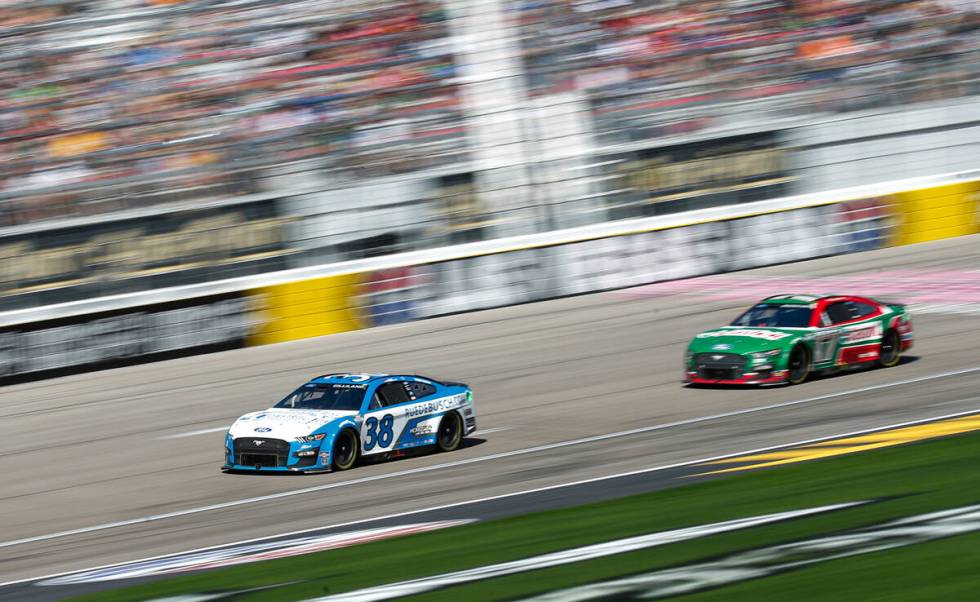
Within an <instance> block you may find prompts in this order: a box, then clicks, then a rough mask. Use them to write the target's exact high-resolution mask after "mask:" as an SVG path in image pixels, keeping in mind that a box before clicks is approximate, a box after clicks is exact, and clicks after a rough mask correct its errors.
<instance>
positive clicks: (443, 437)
mask: <svg viewBox="0 0 980 602" xmlns="http://www.w3.org/2000/svg"><path fill="white" fill-rule="evenodd" d="M462 443H463V419H462V418H461V417H460V415H459V414H457V413H456V412H450V413H448V414H446V415H445V416H443V417H442V421H441V422H440V423H439V431H438V432H437V433H436V449H438V450H439V451H444V452H449V451H454V450H457V449H459V446H460V445H461V444H462Z"/></svg>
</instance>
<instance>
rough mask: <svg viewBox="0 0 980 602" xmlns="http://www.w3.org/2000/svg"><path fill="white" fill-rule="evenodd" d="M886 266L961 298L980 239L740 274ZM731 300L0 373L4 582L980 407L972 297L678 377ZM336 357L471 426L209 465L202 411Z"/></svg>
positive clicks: (570, 310)
mask: <svg viewBox="0 0 980 602" xmlns="http://www.w3.org/2000/svg"><path fill="white" fill-rule="evenodd" d="M894 270H904V271H906V272H909V271H911V272H915V273H920V272H921V273H922V274H926V275H927V276H929V277H932V278H937V277H939V278H941V277H943V276H942V275H943V274H954V273H955V274H957V278H959V279H960V280H958V282H959V283H960V284H957V287H951V289H953V290H950V292H949V294H950V302H951V303H955V302H957V299H958V298H959V297H958V296H959V295H965V296H967V297H968V296H969V295H970V294H972V295H974V297H976V296H977V295H978V294H980V236H972V237H965V238H960V239H954V240H950V241H940V242H937V243H928V244H923V245H915V246H911V247H902V248H896V249H885V250H881V251H873V252H869V253H864V254H861V255H851V256H843V257H835V258H828V259H822V260H816V261H811V262H805V263H796V264H792V265H785V266H779V267H775V268H766V269H762V270H753V271H752V272H743V273H740V275H741V276H745V275H750V276H753V277H760V278H765V277H787V276H791V277H800V276H806V277H836V276H848V275H851V276H853V275H862V276H863V275H867V276H868V277H869V278H870V277H873V276H874V274H875V273H879V272H882V271H894ZM971 274H972V275H974V276H975V277H974V276H971ZM963 278H966V279H967V284H965V285H964V284H962V282H963ZM970 278H973V285H972V286H973V287H974V288H972V289H971V288H969V287H970V286H971V285H970V283H969V279H970ZM785 292H824V291H823V290H816V291H805V290H790V291H785ZM836 292H844V293H847V292H852V291H850V290H847V291H840V290H838V291H836ZM856 292H862V291H856ZM934 292H937V291H934ZM938 292H942V291H938ZM745 293H746V294H747V297H746V298H750V297H751V296H752V295H753V291H751V290H749V291H745ZM889 298H890V299H894V300H902V295H901V294H892V295H889ZM747 303H748V302H747V301H746V300H744V299H734V298H727V299H726V298H713V297H711V296H710V294H709V295H705V294H699V295H694V294H681V295H677V294H674V295H665V296H662V295H658V294H656V293H655V292H654V293H651V294H631V293H630V291H619V292H608V293H600V294H595V295H588V296H581V297H575V298H568V299H560V300H556V301H551V302H544V303H536V304H531V305H524V306H517V307H509V308H503V309H497V310H491V311H483V312H477V313H470V314H463V315H457V316H450V317H446V318H439V319H433V320H427V321H423V322H416V323H412V324H406V325H399V326H390V327H383V328H378V329H373V330H365V331H359V332H353V333H346V334H341V335H334V336H331V337H325V338H321V339H315V340H307V341H299V342H295V343H287V344H281V345H274V346H267V347H261V348H253V349H244V350H239V351H231V352H225V353H220V354H215V355H210V356H204V357H194V358H186V359H180V360H174V361H168V362H162V363H155V364H146V365H142V366H135V367H129V368H123V369H119V370H112V371H104V372H98V373H90V374H83V375H77V376H72V377H66V378H60V379H53V380H47V381H40V382H35V383H29V384H22V385H16V386H10V387H6V388H4V389H3V390H2V394H0V475H2V478H3V481H2V488H0V582H4V583H10V582H12V581H18V580H24V579H29V578H33V577H39V576H43V575H51V574H56V573H62V572H65V571H71V570H79V569H85V568H90V567H94V566H98V565H105V564H109V563H116V562H123V561H127V560H133V559H138V558H144V557H149V556H156V555H161V554H168V553H175V552H182V551H185V550H189V549H192V548H200V547H204V546H211V545H218V544H224V543H229V542H233V541H240V540H245V539H251V538H256V537H261V536H271V535H276V534H280V533H284V532H289V531H297V530H301V529H311V528H315V527H323V526H329V525H336V524H340V523H346V522H349V521H356V520H362V519H369V518H376V517H385V516H388V515H392V514H398V513H404V512H408V511H412V510H417V509H421V508H429V507H435V506H441V505H446V504H456V503H460V502H464V501H467V500H474V499H478V498H487V497H492V496H501V495H506V494H510V493H514V492H519V491H525V490H530V489H536V488H543V487H549V486H554V485H559V484H563V483H569V482H573V481H580V480H586V479H591V478H594V477H601V476H607V475H615V474H620V473H627V472H631V471H638V470H643V469H649V468H652V467H657V466H667V465H672V464H676V463H682V462H688V461H692V460H697V459H703V458H709V457H713V456H720V455H724V454H733V453H737V452H742V451H746V450H752V449H758V448H762V447H769V446H775V445H781V444H788V443H792V442H796V441H800V440H804V439H812V438H818V437H828V436H832V435H837V434H840V433H847V432H852V431H857V430H861V429H867V428H873V427H879V426H884V425H889V424H895V423H900V422H905V421H913V420H919V419H925V418H931V417H937V416H941V415H947V414H953V413H956V412H965V411H969V410H974V409H978V408H980V303H978V304H977V307H976V308H972V309H971V307H969V306H963V307H954V306H951V307H950V309H949V311H946V310H944V309H943V307H941V304H940V305H934V306H933V307H931V308H930V309H929V310H928V313H922V314H916V315H914V325H915V329H916V337H917V338H916V346H915V348H913V350H912V351H911V352H910V353H909V355H908V357H906V358H905V359H904V361H903V362H902V363H901V364H900V365H899V366H897V367H895V368H891V369H887V370H883V369H875V370H862V371H856V372H850V373H844V374H840V375H836V376H828V377H818V378H816V379H814V380H812V381H810V382H808V383H806V384H804V385H802V386H798V387H773V388H766V389H737V388H723V389H719V388H715V389H694V388H686V387H684V386H683V385H682V384H681V382H680V378H681V359H682V354H683V351H684V347H685V345H686V343H687V342H688V340H689V339H690V337H691V336H692V335H693V334H695V333H696V332H697V331H698V330H700V329H703V328H707V327H710V326H716V325H720V324H724V323H727V322H728V321H729V320H731V319H732V318H733V317H735V315H736V314H737V313H738V312H739V311H740V309H741V308H743V307H744V306H746V305H747ZM973 309H977V311H973ZM337 371H351V372H388V373H399V372H410V373H421V374H426V375H431V376H434V377H437V378H440V377H441V378H446V379H453V380H461V381H464V382H467V383H469V384H470V385H472V386H473V388H474V390H475V394H476V400H477V410H478V413H479V417H478V427H479V429H480V433H483V434H479V433H478V435H477V436H476V437H472V438H471V439H470V440H469V441H468V442H467V445H466V447H465V448H464V449H462V450H460V451H457V452H454V453H452V454H444V455H427V456H421V457H414V458H406V459H402V460H398V461H394V462H389V463H384V464H369V465H364V466H361V467H358V468H357V469H355V470H353V471H349V472H345V473H337V474H324V475H310V476H299V475H285V476H258V475H226V474H222V473H221V472H219V470H218V467H219V465H220V464H221V461H222V451H221V446H222V440H223V437H224V433H223V431H220V430H218V429H221V428H222V427H226V426H228V425H229V424H230V423H231V422H232V421H233V420H234V419H235V418H236V417H237V416H238V415H240V414H243V413H245V412H248V411H252V410H258V409H263V408H265V407H268V406H269V405H271V404H273V403H274V402H275V401H277V400H278V399H280V398H281V397H282V396H283V395H284V394H285V393H287V392H288V391H290V390H291V389H292V388H294V387H295V386H296V385H297V384H299V383H301V382H302V381H304V380H305V379H307V378H309V377H311V376H314V375H318V374H322V373H326V372H337ZM199 431H206V432H199ZM646 474H648V475H649V478H648V486H647V487H646V488H647V489H653V488H655V487H658V486H662V484H663V479H662V478H661V477H658V476H657V475H659V474H660V473H657V472H652V473H646ZM644 478H645V477H642V476H640V477H637V478H634V479H630V480H628V481H623V480H610V481H602V482H600V483H602V485H600V486H599V488H600V489H601V488H602V487H608V490H606V491H603V492H602V495H603V496H608V497H612V496H615V495H617V494H619V493H620V492H621V491H620V490H618V489H617V487H618V486H619V485H618V483H620V482H623V483H627V482H628V487H626V489H625V490H623V491H622V493H632V492H635V491H639V490H643V489H644V487H643V486H642V482H643V479H644ZM638 479H639V482H641V485H638V484H637V483H638ZM592 489H593V490H595V489H596V485H593V486H592ZM554 491H555V492H556V495H552V496H551V497H550V501H549V502H548V504H549V505H554V503H556V502H555V499H556V496H557V498H558V501H559V502H560V503H567V504H572V503H575V502H577V501H580V500H579V498H578V497H577V496H576V494H575V491H576V489H575V488H563V489H557V490H554ZM562 496H564V497H562ZM520 499H521V500H527V502H526V504H525V507H520V508H519V507H517V506H519V504H514V503H512V502H511V503H510V504H509V507H510V508H512V509H511V511H513V512H516V511H528V510H533V509H534V508H535V507H536V502H535V500H536V499H538V498H535V497H534V496H527V497H522V498H520ZM171 514H173V515H171ZM113 523H121V524H116V525H113ZM77 531H81V532H77ZM2 593H3V591H2V590H0V594H2ZM0 597H2V596H0ZM4 599H7V598H4Z"/></svg>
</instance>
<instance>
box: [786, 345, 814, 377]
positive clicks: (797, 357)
mask: <svg viewBox="0 0 980 602" xmlns="http://www.w3.org/2000/svg"><path fill="white" fill-rule="evenodd" d="M786 369H787V372H788V373H789V374H788V376H787V381H788V382H789V384H791V385H798V384H800V383H802V382H803V381H805V380H806V378H807V377H808V376H810V354H809V353H808V352H807V350H806V347H804V346H803V345H797V346H796V347H793V350H792V351H790V352H789V361H788V362H787V365H786Z"/></svg>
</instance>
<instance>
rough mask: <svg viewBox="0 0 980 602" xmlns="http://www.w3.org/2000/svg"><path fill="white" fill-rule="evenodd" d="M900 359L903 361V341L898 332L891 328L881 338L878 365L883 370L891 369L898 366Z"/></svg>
mask: <svg viewBox="0 0 980 602" xmlns="http://www.w3.org/2000/svg"><path fill="white" fill-rule="evenodd" d="M900 359H902V339H901V337H899V336H898V332H897V331H895V330H892V329H890V328H889V329H888V330H887V331H885V335H884V336H883V337H881V349H880V350H879V352H878V365H879V366H881V367H882V368H891V367H892V366H894V365H896V364H898V361H899V360H900Z"/></svg>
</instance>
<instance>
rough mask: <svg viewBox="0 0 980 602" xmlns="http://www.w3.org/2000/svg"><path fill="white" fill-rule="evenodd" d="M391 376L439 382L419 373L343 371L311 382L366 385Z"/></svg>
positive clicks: (319, 377) (325, 375)
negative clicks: (357, 372)
mask: <svg viewBox="0 0 980 602" xmlns="http://www.w3.org/2000/svg"><path fill="white" fill-rule="evenodd" d="M389 378H406V379H416V378H418V379H422V380H427V381H430V382H438V381H436V380H435V379H432V378H428V377H425V376H420V375H418V374H354V373H346V372H341V373H337V374H324V375H322V376H318V377H316V378H314V379H312V380H310V382H311V383H317V384H358V385H366V384H368V383H371V382H375V381H379V380H387V379H389Z"/></svg>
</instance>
